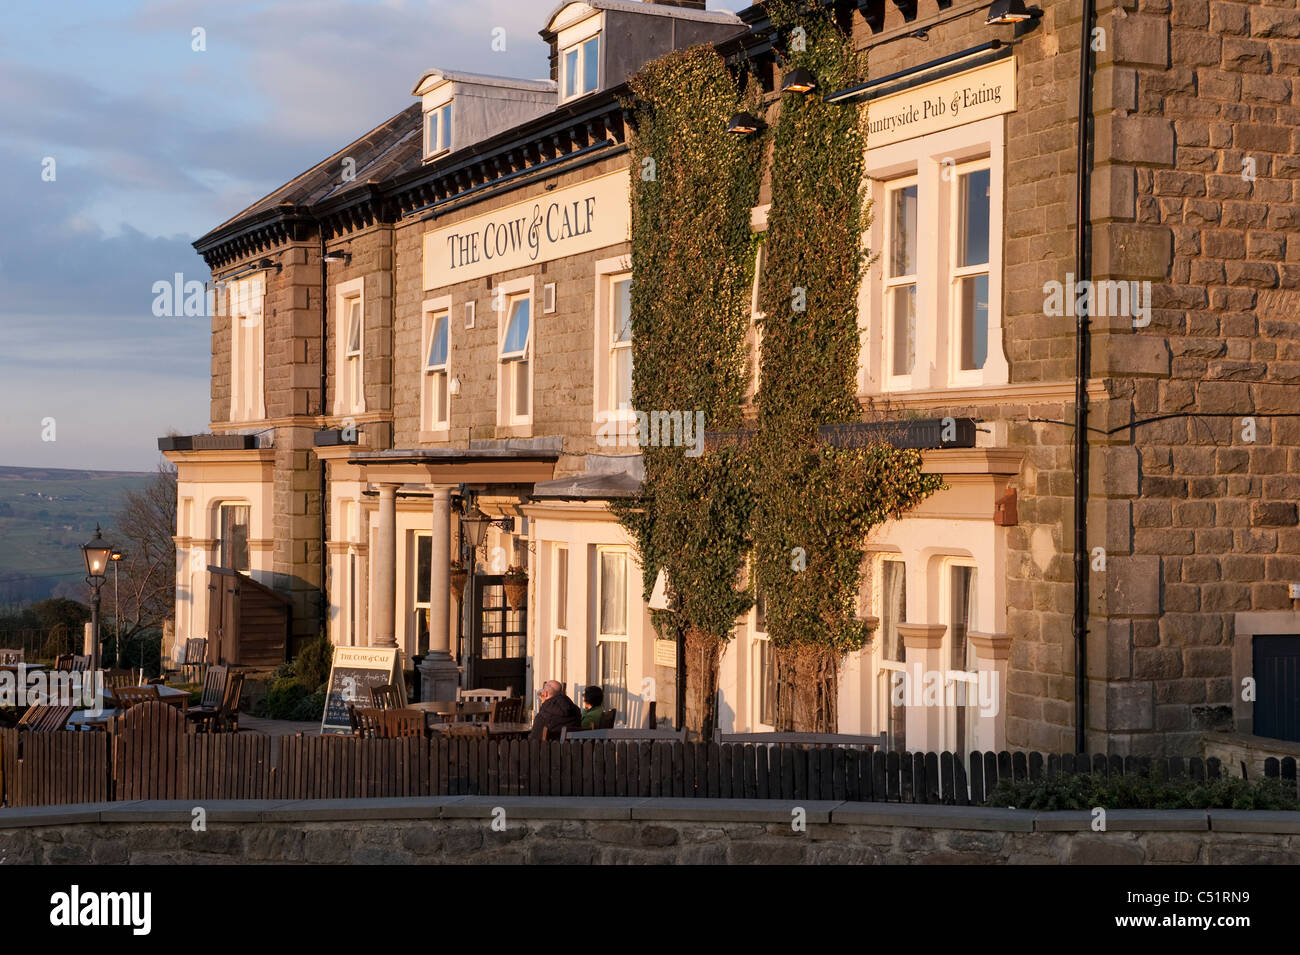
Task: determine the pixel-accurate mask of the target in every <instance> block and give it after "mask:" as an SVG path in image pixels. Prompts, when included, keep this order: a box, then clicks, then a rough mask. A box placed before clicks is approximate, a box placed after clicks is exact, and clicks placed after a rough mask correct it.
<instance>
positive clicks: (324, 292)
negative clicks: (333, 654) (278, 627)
mask: <svg viewBox="0 0 1300 955" xmlns="http://www.w3.org/2000/svg"><path fill="white" fill-rule="evenodd" d="M316 236H317V238H318V239H319V240H320V415H321V418H322V419H324V417H325V409H326V408H327V407H328V405H327V404H326V403H325V382H326V370H327V369H328V367H329V365H328V364H327V361H328V359H327V358H326V356H327V355H328V354H329V349H328V348H327V347H326V342H328V340H329V278H328V275H327V272H326V270H327V269H328V268H329V266H328V264H327V263H326V262H325V228H324V226H322V224H321V221H320V219H317V220H316ZM316 461H317V463H318V464H320V489H319V493H320V496H319V497H318V498H317V503H316V506H317V509H318V510H319V511H320V626H321V629H322V630H323V631H324V632H326V633H328V632H329V627H328V626H327V624H328V622H329V608H330V601H329V591H328V586H329V585H328V580H329V577H328V575H327V573H326V572H327V571H328V569H329V568H328V566H327V564H328V557H327V556H326V547H325V539H326V533H325V531H326V520H325V518H326V514H327V513H328V510H327V507H326V504H327V502H328V497H327V496H326V495H327V494H328V493H329V489H328V487H327V486H326V481H325V470H326V468H328V467H329V464H328V463H327V462H325V461H323V460H322V459H321V458H320V457H317V458H316Z"/></svg>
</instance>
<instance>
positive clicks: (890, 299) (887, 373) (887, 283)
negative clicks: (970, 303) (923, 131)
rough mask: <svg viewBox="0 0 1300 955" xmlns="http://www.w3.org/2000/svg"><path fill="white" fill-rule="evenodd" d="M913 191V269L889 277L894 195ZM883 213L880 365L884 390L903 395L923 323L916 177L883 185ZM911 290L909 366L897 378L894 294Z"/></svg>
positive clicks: (912, 371) (912, 370) (916, 360)
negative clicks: (912, 313)
mask: <svg viewBox="0 0 1300 955" xmlns="http://www.w3.org/2000/svg"><path fill="white" fill-rule="evenodd" d="M913 186H915V187H916V206H917V216H916V261H915V263H914V266H915V268H916V271H914V272H910V273H908V274H907V275H891V274H890V272H891V271H892V270H893V258H894V220H893V216H894V202H893V198H894V194H895V193H896V192H901V191H902V190H904V189H909V188H911V187H913ZM884 196H885V201H884V209H885V215H884V219H885V224H884V229H885V235H884V254H883V255H882V257H881V266H882V267H881V278H882V280H883V290H884V294H883V301H882V308H881V315H882V316H883V317H882V321H881V333H882V334H881V338H882V342H883V344H882V351H881V360H882V361H883V362H884V368H883V374H882V378H883V380H884V381H885V384H886V387H887V388H888V390H890V391H906V390H908V389H910V388H911V387H912V377H913V375H914V374H915V373H916V367H917V364H918V363H919V362H920V361H921V360H922V357H923V355H922V352H921V348H920V345H921V341H920V339H921V335H920V331H921V323H922V321H923V318H922V311H921V231H922V230H921V201H922V197H921V184H920V180H919V178H918V177H917V176H916V175H911V176H900V177H898V178H897V179H891V180H890V181H889V182H887V183H885V184H884ZM907 287H911V288H914V289H915V290H916V293H915V294H916V315H915V317H914V324H913V326H912V348H913V353H912V366H911V368H909V369H908V371H907V373H906V374H903V375H899V374H895V373H894V344H895V333H896V331H897V326H896V324H895V321H894V319H895V316H894V301H895V296H894V294H893V293H894V291H895V290H896V289H900V288H907Z"/></svg>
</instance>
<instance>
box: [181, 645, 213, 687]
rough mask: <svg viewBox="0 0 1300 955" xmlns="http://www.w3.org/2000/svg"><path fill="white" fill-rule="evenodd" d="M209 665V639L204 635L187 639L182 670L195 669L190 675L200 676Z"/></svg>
mask: <svg viewBox="0 0 1300 955" xmlns="http://www.w3.org/2000/svg"><path fill="white" fill-rule="evenodd" d="M207 665H208V641H207V640H206V639H205V638H204V637H190V638H189V639H188V640H186V641H185V662H184V663H182V664H181V672H182V673H186V672H188V671H193V673H192V674H190V675H191V676H192V677H199V676H202V675H203V670H204V668H205V667H207Z"/></svg>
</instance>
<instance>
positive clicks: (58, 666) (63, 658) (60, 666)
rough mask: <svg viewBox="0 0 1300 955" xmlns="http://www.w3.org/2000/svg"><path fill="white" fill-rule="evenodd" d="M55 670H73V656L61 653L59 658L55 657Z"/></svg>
mask: <svg viewBox="0 0 1300 955" xmlns="http://www.w3.org/2000/svg"><path fill="white" fill-rule="evenodd" d="M54 669H55V670H64V671H66V670H71V669H72V654H71V653H60V654H59V655H58V656H57V657H55V658H54Z"/></svg>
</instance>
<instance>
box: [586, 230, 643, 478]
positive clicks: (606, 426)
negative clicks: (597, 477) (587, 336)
mask: <svg viewBox="0 0 1300 955" xmlns="http://www.w3.org/2000/svg"><path fill="white" fill-rule="evenodd" d="M595 272H596V274H595V288H596V295H595V314H594V315H593V321H592V328H593V341H592V362H593V364H592V368H593V369H594V370H595V376H594V377H595V381H594V383H593V384H594V387H593V388H592V434H593V435H595V436H596V437H597V438H598V439H599V440H600V441H604V442H608V444H607V445H606V446H605V447H606V451H605V453H610V454H620V453H625V452H630V451H635V450H636V448H637V447H638V444H639V442H638V437H637V429H636V413H635V411H634V410H633V409H632V408H628V409H626V410H625V411H622V412H620V411H619V410H618V409H616V408H615V407H614V368H615V360H614V359H615V356H614V351H615V347H616V346H615V345H614V284H615V282H617V281H619V280H622V279H630V278H631V277H632V257H631V256H628V255H620V256H615V257H613V258H608V259H600V260H599V261H597V262H596V267H595ZM631 347H632V345H631V342H628V344H627V345H619V346H617V348H619V349H622V348H631ZM629 398H630V396H629Z"/></svg>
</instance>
